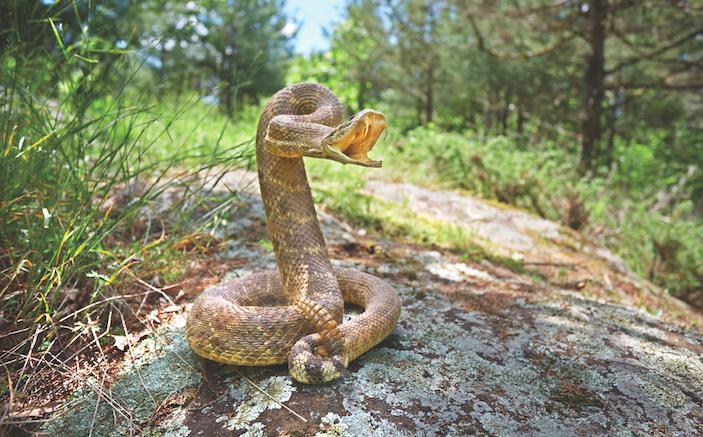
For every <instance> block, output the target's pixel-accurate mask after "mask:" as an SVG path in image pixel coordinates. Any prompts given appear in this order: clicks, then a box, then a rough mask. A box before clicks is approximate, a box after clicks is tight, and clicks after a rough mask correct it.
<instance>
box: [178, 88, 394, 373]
mask: <svg viewBox="0 0 703 437" xmlns="http://www.w3.org/2000/svg"><path fill="white" fill-rule="evenodd" d="M385 126H386V124H385V119H384V117H383V115H381V114H380V113H378V112H375V111H372V110H364V111H361V112H359V113H357V114H356V115H355V116H354V117H352V118H351V119H349V120H348V121H346V122H344V120H343V108H342V106H341V104H340V103H339V101H338V99H337V98H336V96H335V95H334V94H333V93H332V92H331V91H329V90H328V89H327V88H325V87H323V86H321V85H317V84H311V83H303V84H297V85H292V86H289V87H287V88H284V89H283V90H281V91H279V92H278V93H276V94H275V95H274V96H273V97H272V98H271V100H270V101H269V102H268V104H267V105H266V107H265V108H264V111H263V113H262V114H261V117H260V119H259V126H258V129H257V135H256V157H257V166H258V171H259V184H260V187H261V197H262V199H263V202H264V207H265V210H266V216H267V221H268V231H269V236H270V238H271V241H272V243H273V249H274V252H275V254H276V262H277V264H278V271H266V272H261V273H255V274H252V275H250V276H248V277H246V278H243V279H235V280H233V281H231V282H228V283H225V284H223V285H219V286H216V287H211V288H209V289H207V290H206V291H205V292H203V293H202V294H201V295H200V296H199V297H198V298H197V299H196V301H195V302H194V304H193V307H192V309H191V310H190V313H189V315H188V321H187V324H186V338H187V340H188V343H189V344H190V346H191V348H193V350H194V351H195V352H196V353H197V354H198V355H200V356H202V357H204V358H208V359H210V360H213V361H218V362H221V363H225V364H235V365H246V366H259V365H261V366H263V365H271V364H282V363H285V362H286V361H288V365H289V370H290V373H291V375H292V376H293V377H294V378H295V379H296V380H298V381H300V382H302V383H323V382H328V381H331V380H334V379H337V378H339V377H340V376H341V373H342V370H343V369H344V368H345V367H346V366H347V364H348V363H349V362H350V361H351V360H354V359H355V358H357V357H358V356H360V355H361V354H363V353H364V352H366V351H368V350H369V349H371V348H372V347H374V346H375V345H377V344H378V343H380V342H381V341H382V340H383V339H384V338H385V337H386V336H388V335H389V334H390V333H391V331H393V328H394V327H395V324H396V322H397V320H398V317H399V316H400V299H399V298H398V296H397V295H396V293H395V291H394V290H393V289H392V288H391V287H390V286H389V285H388V284H386V283H385V282H384V281H382V280H381V279H378V278H376V277H374V276H371V275H368V274H365V273H361V272H358V271H355V270H351V269H340V268H333V267H332V265H331V264H330V261H329V258H328V256H327V250H326V247H325V241H324V238H323V236H322V232H321V231H320V225H319V223H318V220H317V214H316V213H315V207H314V205H313V202H312V195H311V192H310V187H309V185H308V181H307V176H306V173H305V167H304V165H303V159H302V157H303V156H308V157H316V158H326V159H332V160H336V161H339V162H342V163H345V164H346V163H350V164H357V165H363V166H368V167H378V166H380V162H377V161H373V160H371V159H369V158H368V156H367V152H368V151H369V150H370V149H371V148H372V147H373V145H374V143H375V142H376V139H377V138H378V135H380V133H381V132H382V131H383V129H385ZM344 302H348V303H352V304H356V305H359V306H361V307H363V308H364V312H363V313H362V314H360V315H359V316H357V317H355V318H353V319H352V320H351V321H348V322H346V323H344V324H342V323H341V322H342V315H343V311H344Z"/></svg>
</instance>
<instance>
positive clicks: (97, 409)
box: [44, 195, 703, 436]
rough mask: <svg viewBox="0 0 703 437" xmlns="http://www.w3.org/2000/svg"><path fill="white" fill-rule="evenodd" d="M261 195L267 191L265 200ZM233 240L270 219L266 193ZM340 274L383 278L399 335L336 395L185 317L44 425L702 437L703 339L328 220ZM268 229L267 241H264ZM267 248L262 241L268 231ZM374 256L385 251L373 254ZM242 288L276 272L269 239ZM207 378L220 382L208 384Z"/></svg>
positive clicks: (249, 265)
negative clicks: (224, 349)
mask: <svg viewBox="0 0 703 437" xmlns="http://www.w3.org/2000/svg"><path fill="white" fill-rule="evenodd" d="M252 196H253V195H252ZM246 200H247V202H250V204H251V207H249V208H240V209H239V210H238V212H237V215H235V216H234V217H232V218H231V220H230V226H229V228H228V230H227V233H228V234H229V235H224V236H223V237H224V238H235V237H236V236H237V235H248V234H249V232H243V229H242V228H246V227H247V226H250V225H251V224H252V223H255V222H257V221H258V220H260V219H261V217H262V210H261V205H260V202H259V201H258V200H257V198H256V197H251V198H247V199H246ZM322 222H323V227H324V231H325V233H326V235H328V236H330V238H329V240H330V241H331V243H330V245H331V252H332V253H334V254H336V258H338V259H343V260H342V261H337V262H336V263H337V264H340V265H345V266H355V267H357V268H359V269H361V270H364V271H367V272H369V273H373V274H377V275H379V276H382V277H384V278H385V279H386V280H387V281H388V282H390V283H391V284H392V285H393V286H394V287H395V288H396V290H397V291H398V293H399V294H400V296H401V297H402V300H403V312H402V315H401V318H400V321H399V323H398V326H397V328H396V330H395V331H394V332H393V334H392V335H391V336H390V337H389V338H388V339H387V340H386V341H384V342H383V343H382V344H381V345H379V346H378V347H376V348H375V349H373V350H372V351H370V352H368V353H366V354H365V355H363V356H362V357H360V358H359V359H357V360H356V361H354V362H353V363H351V365H350V366H349V370H348V372H347V373H346V375H345V376H344V378H343V379H342V380H340V381H337V382H335V383H332V384H329V385H324V386H305V385H301V384H298V383H297V382H295V381H293V380H292V379H291V378H290V377H289V376H288V374H287V369H286V367H285V366H277V367H265V368H236V367H227V366H219V365H215V364H207V365H205V366H203V368H202V369H201V365H200V363H199V361H198V360H197V358H196V357H195V355H194V354H193V353H192V351H191V350H190V349H189V347H188V345H187V343H186V342H185V339H184V336H183V329H182V328H183V325H184V322H185V315H184V314H179V315H177V316H176V317H175V318H173V319H172V321H171V323H170V324H168V325H166V326H164V327H162V328H160V329H159V330H158V331H156V332H154V333H153V334H152V335H150V336H148V337H147V338H146V339H144V340H142V341H141V342H140V343H139V344H138V345H136V346H134V347H133V349H132V353H131V354H130V356H131V358H129V359H127V361H126V362H125V363H124V365H123V367H122V370H121V371H120V372H119V374H118V375H117V376H116V377H115V379H114V381H112V382H111V383H110V384H105V385H104V386H101V385H100V384H99V381H89V382H88V384H87V385H86V387H85V388H84V389H82V390H81V391H80V392H78V393H76V394H75V396H74V397H73V399H72V400H71V401H70V402H69V403H68V404H67V406H68V408H67V410H66V412H64V413H62V414H61V415H59V416H57V417H55V418H54V419H53V420H52V421H51V422H50V423H48V424H47V425H46V426H45V429H44V430H45V431H48V432H50V433H51V434H59V435H75V436H84V435H89V434H90V433H92V435H125V434H130V433H132V434H137V433H139V434H142V435H164V436H166V435H168V436H188V435H193V436H198V435H200V436H217V435H223V436H230V435H249V436H253V435H277V434H287V435H326V436H329V435H335V436H339V435H349V436H362V435H363V436H366V435H379V436H387V435H393V436H396V435H466V434H491V435H533V434H542V435H573V434H588V435H597V434H601V435H602V434H621V435H630V434H639V435H651V434H655V435H677V434H678V435H694V434H697V433H699V432H700V431H701V429H703V355H702V353H703V336H701V335H700V334H698V333H695V332H692V331H687V330H685V329H683V328H680V327H678V326H676V325H674V324H670V323H667V322H665V321H663V320H660V319H658V318H655V317H653V316H651V315H649V314H647V313H646V312H644V311H642V310H639V309H635V308H632V307H627V306H622V305H615V304H611V303H606V302H605V301H603V300H600V299H595V298H589V297H586V296H584V295H582V294H581V293H579V292H576V291H573V290H566V289H562V288H559V287H554V286H553V285H550V284H548V283H545V282H542V281H540V280H539V278H535V277H534V275H523V274H518V273H515V272H512V271H510V270H508V269H506V268H504V267H502V266H499V265H493V264H491V263H489V262H486V261H481V262H468V261H465V260H462V259H460V258H458V257H456V256H453V255H451V254H449V253H446V252H444V253H443V252H440V251H426V250H423V249H418V248H416V247H413V246H410V245H403V244H400V243H393V242H385V243H384V245H385V246H384V248H383V249H384V250H378V248H374V250H367V249H369V247H368V246H367V244H366V242H364V241H357V240H356V239H355V237H354V232H353V230H352V229H350V228H349V227H348V226H346V225H344V224H343V223H339V222H337V221H335V220H334V219H332V218H331V217H329V216H324V218H323V220H322ZM257 232H261V230H259V231H257ZM262 237H263V235H262ZM371 252H373V254H371ZM220 256H223V257H227V256H230V257H236V258H237V259H238V260H244V262H243V263H241V266H240V267H238V268H237V269H236V270H233V271H231V272H230V273H229V274H228V275H226V276H227V277H228V278H231V277H238V276H245V275H247V274H249V273H250V272H251V271H255V270H258V269H261V268H268V267H271V266H272V265H273V257H272V255H271V253H270V252H268V251H267V250H266V249H264V248H263V247H262V245H260V244H251V243H250V242H249V241H244V240H239V241H237V240H235V243H234V244H231V245H230V246H228V247H227V248H225V250H223V251H222V252H221V254H220ZM203 371H204V372H205V373H203Z"/></svg>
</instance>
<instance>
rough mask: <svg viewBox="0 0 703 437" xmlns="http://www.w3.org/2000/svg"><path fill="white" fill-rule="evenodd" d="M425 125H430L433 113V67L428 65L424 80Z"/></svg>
mask: <svg viewBox="0 0 703 437" xmlns="http://www.w3.org/2000/svg"><path fill="white" fill-rule="evenodd" d="M425 80H426V82H425V124H429V123H432V114H433V112H434V84H433V81H434V66H433V65H429V66H428V68H427V77H426V78H425Z"/></svg>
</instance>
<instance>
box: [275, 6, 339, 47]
mask: <svg viewBox="0 0 703 437" xmlns="http://www.w3.org/2000/svg"><path fill="white" fill-rule="evenodd" d="M344 4H345V0H288V1H287V2H286V12H287V13H288V15H289V16H290V17H291V18H292V19H293V21H294V22H295V24H297V25H298V26H301V27H300V30H299V31H298V36H297V38H296V41H295V51H296V53H300V54H304V55H307V54H309V53H310V52H312V51H319V50H326V49H327V48H329V40H328V39H327V38H325V37H324V35H323V34H322V29H323V28H326V29H327V30H330V29H331V27H332V24H333V23H336V22H339V21H340V20H341V18H342V12H343V10H344ZM295 24H294V23H288V24H287V25H286V26H287V29H284V31H286V30H287V31H290V32H291V33H292V32H293V31H294V30H295V27H294V26H295Z"/></svg>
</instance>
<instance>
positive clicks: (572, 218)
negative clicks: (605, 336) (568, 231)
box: [346, 128, 703, 294]
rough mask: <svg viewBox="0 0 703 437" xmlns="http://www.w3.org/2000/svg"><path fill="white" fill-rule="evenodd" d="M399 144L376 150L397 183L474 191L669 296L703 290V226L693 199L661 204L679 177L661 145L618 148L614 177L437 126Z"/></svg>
mask: <svg viewBox="0 0 703 437" xmlns="http://www.w3.org/2000/svg"><path fill="white" fill-rule="evenodd" d="M393 137H394V138H393V139H392V141H391V142H390V143H389V144H390V145H388V146H383V145H382V146H381V148H380V151H379V153H382V154H384V155H386V156H387V159H388V161H392V162H394V163H396V168H395V169H394V174H395V177H399V178H403V179H404V180H407V179H411V180H414V181H415V182H417V183H427V182H428V181H434V183H440V184H445V185H446V184H448V185H450V186H454V187H457V188H463V189H467V190H470V191H472V192H474V193H476V194H478V195H480V196H481V197H484V198H488V199H496V200H499V201H501V202H504V203H508V204H511V205H516V206H519V207H523V208H526V209H528V210H531V211H533V212H536V213H537V214H539V215H541V216H543V217H546V218H549V219H552V220H557V221H561V222H562V223H564V224H565V225H568V226H571V227H573V228H576V229H583V230H585V231H587V232H588V233H591V234H592V235H594V236H597V238H599V239H600V240H601V241H602V242H603V243H604V244H605V245H606V246H608V247H610V248H611V249H613V250H614V251H615V252H616V253H618V254H620V255H621V256H622V257H623V258H624V259H625V260H626V262H627V263H628V265H629V266H630V267H631V268H632V269H633V270H635V272H636V273H638V274H639V275H641V276H643V277H646V278H649V279H651V280H653V281H654V282H656V283H658V284H660V285H662V286H663V287H665V288H668V289H669V290H670V291H671V292H672V293H677V294H681V293H683V292H686V291H689V290H696V289H700V287H701V286H703V270H702V269H701V265H703V244H701V242H702V241H703V239H702V238H701V237H703V223H701V221H700V218H699V217H698V215H697V214H695V212H694V209H693V202H692V201H690V200H672V201H671V202H662V201H661V199H663V198H666V196H667V193H668V194H671V191H672V190H674V191H675V190H676V187H677V186H678V185H680V178H679V176H680V172H678V171H677V170H676V169H675V168H672V167H671V166H670V165H667V163H666V161H663V160H662V159H661V158H659V157H658V156H657V151H659V150H660V149H661V147H662V144H660V143H658V142H656V139H653V142H652V143H651V144H627V143H620V142H619V143H618V144H617V145H616V147H615V156H616V157H617V159H616V162H617V165H616V166H615V167H614V168H613V170H611V171H610V172H609V173H607V174H606V175H605V176H602V177H582V176H579V172H578V168H577V161H576V160H575V159H574V158H573V154H571V153H569V152H568V151H567V150H564V149H562V148H559V147H556V146H554V145H551V144H549V143H547V142H545V143H544V144H541V145H534V146H531V147H529V148H520V147H518V146H517V145H516V144H515V141H514V140H511V139H509V138H506V137H491V138H488V139H486V140H483V139H482V138H481V137H479V136H477V135H475V134H473V133H472V132H466V133H464V134H458V133H449V132H443V131H439V130H436V129H434V128H416V129H413V130H412V131H409V132H407V133H406V134H404V135H394V136H393ZM653 181H657V183H654V184H653V183H652V182H653ZM678 195H679V196H680V197H681V198H683V199H686V198H687V197H689V196H687V195H686V193H685V192H684V193H678ZM346 209H348V208H346Z"/></svg>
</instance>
